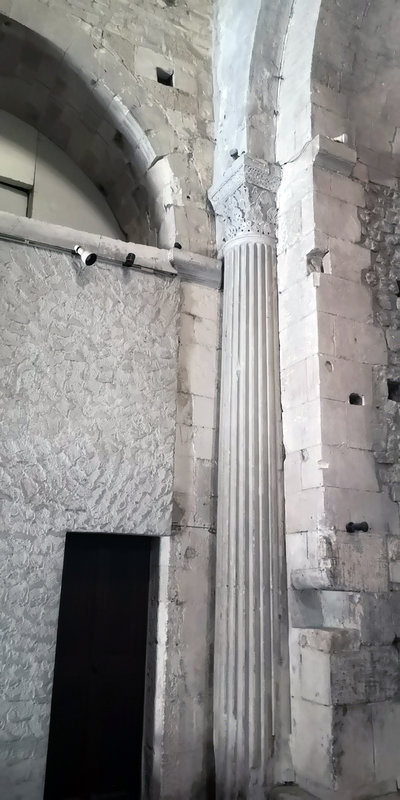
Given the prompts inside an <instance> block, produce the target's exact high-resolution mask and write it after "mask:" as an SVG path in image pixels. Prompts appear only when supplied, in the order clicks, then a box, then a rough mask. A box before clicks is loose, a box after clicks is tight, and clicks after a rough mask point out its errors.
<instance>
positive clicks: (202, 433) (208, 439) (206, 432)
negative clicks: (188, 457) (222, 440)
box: [193, 427, 215, 460]
mask: <svg viewBox="0 0 400 800" xmlns="http://www.w3.org/2000/svg"><path fill="white" fill-rule="evenodd" d="M193 452H194V455H195V458H198V459H205V460H211V459H212V458H214V457H215V431H213V430H212V429H210V428H198V427H194V428H193Z"/></svg>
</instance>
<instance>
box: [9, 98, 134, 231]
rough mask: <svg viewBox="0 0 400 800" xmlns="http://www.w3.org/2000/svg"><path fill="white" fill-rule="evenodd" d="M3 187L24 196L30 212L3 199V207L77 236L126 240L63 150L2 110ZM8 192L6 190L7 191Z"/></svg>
mask: <svg viewBox="0 0 400 800" xmlns="http://www.w3.org/2000/svg"><path fill="white" fill-rule="evenodd" d="M0 182H2V183H5V184H7V185H8V186H10V185H11V186H15V187H20V188H23V189H24V190H25V193H26V194H25V197H24V200H25V212H24V211H23V206H22V207H21V210H20V209H19V208H18V207H17V208H14V206H13V205H12V203H11V204H10V198H9V196H7V195H4V197H3V200H2V202H1V204H0V207H1V209H2V210H3V211H9V212H10V213H16V214H18V213H21V215H23V214H24V213H25V214H28V215H29V216H31V217H34V218H36V219H40V220H43V221H44V222H54V223H56V224H58V225H66V226H67V227H69V228H75V229H76V230H83V231H89V232H90V233H100V234H103V235H104V236H112V237H114V238H116V239H120V238H121V236H122V233H121V229H120V228H119V226H118V224H117V221H116V219H115V218H114V217H113V215H112V213H111V211H110V209H109V207H108V205H107V203H106V201H105V199H104V197H102V195H101V194H100V192H99V191H98V189H97V188H96V187H95V186H93V184H92V183H91V182H90V181H89V179H88V178H87V177H86V175H84V173H83V172H82V170H80V169H79V167H77V166H76V165H75V164H74V163H73V162H72V161H71V159H70V158H68V156H66V155H65V153H63V152H62V150H60V148H59V147H57V146H56V145H54V144H53V143H52V142H50V141H49V140H48V139H46V137H44V136H43V135H42V134H39V133H38V132H37V131H36V130H35V129H34V128H32V126H31V125H27V124H26V123H24V122H22V120H20V119H18V118H17V117H14V116H13V115H12V114H8V113H7V112H6V111H1V110H0ZM3 191H4V189H3Z"/></svg>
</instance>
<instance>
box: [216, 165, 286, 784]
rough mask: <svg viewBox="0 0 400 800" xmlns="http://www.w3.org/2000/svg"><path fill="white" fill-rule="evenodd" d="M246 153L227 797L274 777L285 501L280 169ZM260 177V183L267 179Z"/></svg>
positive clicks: (237, 179)
mask: <svg viewBox="0 0 400 800" xmlns="http://www.w3.org/2000/svg"><path fill="white" fill-rule="evenodd" d="M258 164H259V162H254V161H253V160H250V159H248V158H247V157H244V158H242V159H241V163H240V164H238V165H235V167H234V169H233V170H232V171H231V175H230V176H229V179H228V181H226V182H225V184H223V185H222V186H221V187H219V188H218V189H217V190H214V191H212V192H211V193H210V197H211V200H212V202H213V204H214V208H215V210H216V213H217V216H218V218H219V222H220V224H222V225H223V226H224V231H225V234H226V238H227V239H228V241H227V242H226V244H225V246H224V306H223V336H222V364H221V372H222V382H221V411H220V439H219V479H218V523H217V578H216V633H215V672H214V685H215V690H214V747H215V759H216V780H217V797H218V798H219V800H222V799H224V800H231V799H232V800H233V799H235V800H236V799H237V800H238V799H239V798H246V799H247V798H252V797H253V798H261V797H264V796H265V789H266V787H268V786H271V784H272V783H273V780H274V776H273V767H272V757H273V751H274V739H275V734H276V729H275V728H276V722H277V720H276V708H275V704H276V700H277V696H278V693H277V682H279V676H277V674H276V667H277V663H278V661H280V660H281V643H280V641H279V637H280V631H279V614H280V609H278V603H279V596H280V590H281V586H280V578H279V574H280V571H281V570H280V562H281V553H280V547H281V540H282V537H281V536H280V531H281V502H280V496H281V491H280V485H279V474H278V473H279V465H280V462H281V452H280V434H279V431H280V427H279V414H278V402H279V400H278V398H279V383H278V374H279V373H278V363H277V359H278V345H277V325H276V306H277V303H276V281H275V241H274V237H273V222H274V220H273V215H272V213H271V209H272V210H273V211H274V208H275V206H274V189H275V188H276V185H277V182H278V175H277V174H276V172H272V173H271V172H270V171H269V172H266V170H265V168H266V166H267V165H262V167H259V166H258ZM259 184H261V185H259Z"/></svg>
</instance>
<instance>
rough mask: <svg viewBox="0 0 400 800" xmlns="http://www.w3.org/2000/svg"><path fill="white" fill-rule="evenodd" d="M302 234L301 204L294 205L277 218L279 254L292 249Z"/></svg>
mask: <svg viewBox="0 0 400 800" xmlns="http://www.w3.org/2000/svg"><path fill="white" fill-rule="evenodd" d="M301 234H302V207H301V203H300V202H298V203H295V204H294V205H293V206H291V208H289V209H288V210H286V209H285V213H281V214H280V215H279V218H278V242H279V252H281V251H282V250H287V249H289V248H293V246H294V245H295V244H296V242H298V241H299V239H300V237H301Z"/></svg>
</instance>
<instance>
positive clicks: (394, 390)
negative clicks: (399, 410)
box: [387, 380, 400, 403]
mask: <svg viewBox="0 0 400 800" xmlns="http://www.w3.org/2000/svg"><path fill="white" fill-rule="evenodd" d="M387 385H388V398H389V400H394V401H395V402H396V403H400V381H393V380H388V382H387Z"/></svg>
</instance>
